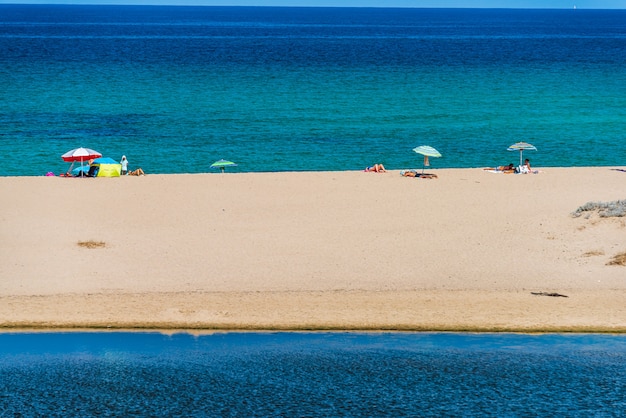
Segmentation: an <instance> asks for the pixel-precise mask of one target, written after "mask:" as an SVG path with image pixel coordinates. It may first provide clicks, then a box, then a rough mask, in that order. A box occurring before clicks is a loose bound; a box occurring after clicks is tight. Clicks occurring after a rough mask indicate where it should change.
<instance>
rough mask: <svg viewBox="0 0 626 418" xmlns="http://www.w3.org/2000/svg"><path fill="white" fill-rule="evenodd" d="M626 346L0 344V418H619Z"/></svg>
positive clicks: (172, 339)
mask: <svg viewBox="0 0 626 418" xmlns="http://www.w3.org/2000/svg"><path fill="white" fill-rule="evenodd" d="M625 364H626V337H625V336H623V335H564V334H547V335H521V334H447V333H218V334H212V335H202V336H192V335H189V334H174V335H169V336H168V335H162V334H158V333H121V332H111V333H108V332H103V333H51V334H48V333H35V334H13V333H8V334H7V333H4V334H0V416H264V417H265V416H359V417H372V416H433V417H434V416H494V417H495V416H497V417H502V416H572V417H574V416H579V417H589V416H597V417H610V416H615V417H617V416H624V414H626V367H625Z"/></svg>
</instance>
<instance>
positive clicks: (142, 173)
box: [128, 168, 146, 176]
mask: <svg viewBox="0 0 626 418" xmlns="http://www.w3.org/2000/svg"><path fill="white" fill-rule="evenodd" d="M145 174H146V173H144V172H143V170H142V169H141V168H138V169H137V170H134V171H131V172H129V173H128V175H129V176H143V175H145Z"/></svg>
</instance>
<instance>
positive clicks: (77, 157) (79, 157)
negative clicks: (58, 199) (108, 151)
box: [61, 147, 102, 177]
mask: <svg viewBox="0 0 626 418" xmlns="http://www.w3.org/2000/svg"><path fill="white" fill-rule="evenodd" d="M100 157H102V154H100V153H99V152H98V151H94V150H92V149H89V148H83V147H80V148H76V149H73V150H71V151H68V152H66V153H65V154H63V155H61V158H63V161H67V162H68V163H72V165H71V166H70V169H69V170H68V173H69V172H71V171H72V167H74V163H75V162H76V161H80V167H81V170H80V176H81V177H83V176H84V172H83V170H82V167H83V161H89V160H91V159H95V158H100Z"/></svg>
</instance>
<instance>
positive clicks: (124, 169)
mask: <svg viewBox="0 0 626 418" xmlns="http://www.w3.org/2000/svg"><path fill="white" fill-rule="evenodd" d="M120 164H122V175H123V176H125V175H126V174H128V160H127V159H126V156H125V155H122V161H120Z"/></svg>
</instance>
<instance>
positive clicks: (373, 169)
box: [365, 164, 387, 173]
mask: <svg viewBox="0 0 626 418" xmlns="http://www.w3.org/2000/svg"><path fill="white" fill-rule="evenodd" d="M365 171H370V172H373V173H384V172H386V171H387V170H385V166H384V165H382V164H374V165H373V166H371V167H365Z"/></svg>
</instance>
